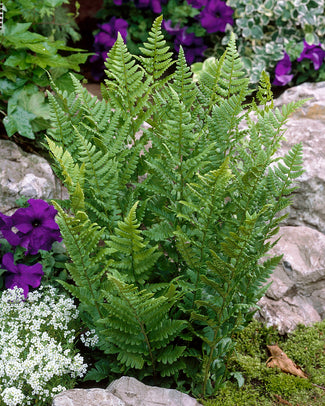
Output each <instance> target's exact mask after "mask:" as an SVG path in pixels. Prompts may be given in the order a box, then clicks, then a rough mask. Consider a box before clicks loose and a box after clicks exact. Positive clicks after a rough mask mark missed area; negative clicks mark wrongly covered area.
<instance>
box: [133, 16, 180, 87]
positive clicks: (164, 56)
mask: <svg viewBox="0 0 325 406" xmlns="http://www.w3.org/2000/svg"><path fill="white" fill-rule="evenodd" d="M162 19H163V16H159V17H157V18H156V19H155V21H154V22H153V25H152V27H151V30H150V31H149V35H148V38H147V42H145V43H144V44H143V47H140V51H141V52H142V53H143V54H144V55H145V56H140V57H139V60H140V61H141V62H142V65H143V66H144V68H145V69H146V71H147V72H148V73H149V74H150V75H152V77H153V79H154V81H155V80H157V79H159V78H161V76H162V75H163V74H164V73H165V72H166V71H167V69H168V68H170V67H171V66H172V65H173V63H174V62H173V60H172V58H171V56H172V55H173V53H172V52H170V51H169V47H168V46H166V40H165V39H164V36H163V34H162V32H161V23H162ZM167 80H168V79H166V81H167ZM160 85H162V81H161V82H160Z"/></svg>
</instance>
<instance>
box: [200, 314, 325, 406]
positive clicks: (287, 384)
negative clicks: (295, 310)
mask: <svg viewBox="0 0 325 406" xmlns="http://www.w3.org/2000/svg"><path fill="white" fill-rule="evenodd" d="M236 340H237V347H236V352H235V353H234V354H233V356H232V358H231V360H230V362H229V365H228V368H229V371H230V373H234V372H237V373H238V372H240V373H241V374H242V375H243V377H244V379H245V384H244V386H243V387H241V388H238V385H237V383H236V382H232V381H228V382H227V384H226V386H225V387H224V388H223V389H221V390H219V391H218V392H217V393H216V395H215V397H214V398H212V399H209V400H206V401H202V403H203V404H204V405H205V406H217V405H222V406H228V405H229V406H249V405H252V406H253V405H265V406H269V405H270V406H273V405H277V404H285V402H288V403H287V404H291V405H292V406H293V405H299V406H309V405H313V406H324V399H325V321H323V322H321V323H316V324H314V325H313V326H311V327H305V326H299V327H298V328H297V329H296V330H295V331H294V332H293V333H291V334H289V335H287V336H280V335H279V334H278V332H277V331H276V330H275V329H273V328H267V327H265V326H263V325H262V324H261V323H259V322H257V321H253V322H251V323H250V324H249V325H248V326H247V327H246V328H245V329H244V330H243V331H242V332H241V333H240V334H239V335H238V336H237V337H236ZM272 344H278V345H279V347H280V348H281V349H282V350H283V351H284V352H285V353H286V354H287V356H288V357H289V358H291V359H292V361H294V362H295V363H296V364H297V365H299V366H300V367H301V369H302V370H303V371H304V372H305V373H306V374H307V375H308V379H303V378H300V377H296V376H293V375H289V374H285V373H283V372H282V371H281V370H280V369H276V368H268V367H267V366H266V361H267V359H268V358H269V356H270V354H269V353H268V350H267V345H272Z"/></svg>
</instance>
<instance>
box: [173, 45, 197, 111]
mask: <svg viewBox="0 0 325 406" xmlns="http://www.w3.org/2000/svg"><path fill="white" fill-rule="evenodd" d="M173 79H174V80H173V84H172V87H173V89H174V90H175V92H176V93H177V94H178V96H179V99H180V101H181V102H182V103H184V104H185V106H186V107H187V108H189V107H190V108H193V104H195V100H196V97H197V93H198V90H197V87H196V86H195V84H194V82H193V78H192V73H191V70H190V68H189V67H188V66H187V64H186V59H185V55H184V51H183V48H182V47H180V50H179V54H178V59H177V62H176V72H175V75H174V78H173Z"/></svg>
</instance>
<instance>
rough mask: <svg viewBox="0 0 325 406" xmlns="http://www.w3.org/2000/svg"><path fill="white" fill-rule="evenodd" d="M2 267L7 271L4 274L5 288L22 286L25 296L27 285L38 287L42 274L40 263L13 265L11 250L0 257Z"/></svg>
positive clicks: (27, 290)
mask: <svg viewBox="0 0 325 406" xmlns="http://www.w3.org/2000/svg"><path fill="white" fill-rule="evenodd" d="M2 268H3V269H6V271H7V272H6V274H5V287H6V289H13V288H14V287H15V286H17V287H18V288H22V289H23V290H24V296H25V298H26V297H27V295H28V292H29V286H31V287H32V288H38V287H39V285H40V284H41V279H42V276H43V275H44V272H43V270H42V264H39V263H38V264H35V265H25V264H17V265H15V262H14V256H13V254H12V253H11V252H7V253H6V254H4V256H3V257H2Z"/></svg>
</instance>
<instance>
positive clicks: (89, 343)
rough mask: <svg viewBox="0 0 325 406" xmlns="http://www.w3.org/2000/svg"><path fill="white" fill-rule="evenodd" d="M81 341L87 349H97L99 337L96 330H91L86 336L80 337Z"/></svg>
mask: <svg viewBox="0 0 325 406" xmlns="http://www.w3.org/2000/svg"><path fill="white" fill-rule="evenodd" d="M80 340H81V342H82V343H83V344H84V346H85V347H95V345H96V344H97V343H98V335H97V334H96V333H95V330H89V331H86V333H85V334H81V335H80Z"/></svg>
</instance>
